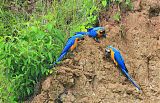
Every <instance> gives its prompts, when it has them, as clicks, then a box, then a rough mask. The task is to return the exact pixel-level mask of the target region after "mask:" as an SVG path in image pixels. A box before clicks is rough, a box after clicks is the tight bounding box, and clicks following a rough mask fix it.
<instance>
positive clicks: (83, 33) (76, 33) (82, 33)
mask: <svg viewBox="0 0 160 103" xmlns="http://www.w3.org/2000/svg"><path fill="white" fill-rule="evenodd" d="M78 34H81V35H87V34H88V32H75V35H78Z"/></svg>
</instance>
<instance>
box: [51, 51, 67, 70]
mask: <svg viewBox="0 0 160 103" xmlns="http://www.w3.org/2000/svg"><path fill="white" fill-rule="evenodd" d="M66 54H67V52H64V53H61V55H60V56H59V58H58V59H57V60H56V61H55V62H54V63H53V64H52V65H51V66H50V67H49V69H52V68H53V67H55V66H56V64H57V63H58V62H59V61H61V60H62V59H63V57H64V56H65V55H66Z"/></svg>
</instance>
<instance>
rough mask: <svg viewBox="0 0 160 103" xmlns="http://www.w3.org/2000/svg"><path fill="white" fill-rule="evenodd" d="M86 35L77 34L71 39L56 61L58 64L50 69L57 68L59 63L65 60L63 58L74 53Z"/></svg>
mask: <svg viewBox="0 0 160 103" xmlns="http://www.w3.org/2000/svg"><path fill="white" fill-rule="evenodd" d="M83 37H84V35H82V34H77V35H74V36H72V37H70V38H69V39H68V41H67V43H66V45H65V47H64V48H63V50H62V52H61V54H60V56H59V58H58V59H57V60H56V62H54V63H53V65H52V66H51V67H50V69H51V68H52V67H53V66H55V65H56V64H57V62H59V61H61V60H62V59H63V57H64V56H65V55H66V54H67V53H68V51H73V50H74V49H75V48H76V47H77V44H78V41H79V40H81V39H83Z"/></svg>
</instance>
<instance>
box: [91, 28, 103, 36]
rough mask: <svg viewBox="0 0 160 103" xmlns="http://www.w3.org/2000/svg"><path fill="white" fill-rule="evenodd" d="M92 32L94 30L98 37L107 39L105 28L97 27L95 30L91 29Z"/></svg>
mask: <svg viewBox="0 0 160 103" xmlns="http://www.w3.org/2000/svg"><path fill="white" fill-rule="evenodd" d="M91 30H94V31H95V32H96V33H97V35H98V37H105V38H106V32H105V28H104V27H95V28H91Z"/></svg>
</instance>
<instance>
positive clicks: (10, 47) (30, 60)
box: [0, 0, 99, 103]
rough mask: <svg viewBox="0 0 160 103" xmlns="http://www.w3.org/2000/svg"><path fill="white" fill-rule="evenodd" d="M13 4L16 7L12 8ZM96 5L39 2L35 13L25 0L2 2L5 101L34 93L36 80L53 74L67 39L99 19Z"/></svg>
mask: <svg viewBox="0 0 160 103" xmlns="http://www.w3.org/2000/svg"><path fill="white" fill-rule="evenodd" d="M42 1H43V0H42ZM8 4H9V5H8ZM11 4H14V5H15V6H14V9H8V6H11ZM96 4H97V2H95V1H93V0H77V1H75V0H73V1H72V0H60V1H58V0H54V1H53V2H52V3H50V5H49V6H46V4H44V2H41V1H37V2H36V3H35V5H34V6H35V7H34V8H35V9H34V10H33V12H32V13H31V14H29V12H28V11H27V10H26V11H25V8H24V7H25V6H26V5H28V4H27V3H26V1H25V0H23V1H21V0H12V2H11V1H9V2H6V1H4V2H3V3H2V4H0V22H1V23H0V60H2V62H3V64H4V67H5V69H1V74H0V80H5V83H4V84H2V86H1V88H0V92H1V94H0V96H1V98H2V100H1V101H3V102H6V103H7V102H8V103H13V102H14V101H15V100H16V101H21V100H23V99H24V98H25V97H26V96H29V95H31V94H32V93H33V88H34V85H35V84H36V82H37V81H38V80H39V79H40V78H41V77H42V76H45V75H48V74H49V73H50V71H48V67H49V65H50V64H52V63H53V62H54V61H55V60H56V58H57V57H58V56H59V54H60V52H61V50H62V49H63V46H64V43H65V42H66V40H67V38H68V37H69V36H71V35H74V32H76V31H85V30H86V28H88V27H91V26H92V25H93V24H94V23H95V22H96V20H97V17H98V11H99V8H98V7H97V5H96ZM20 7H21V9H20ZM17 10H20V11H17ZM1 66H2V65H1V64H0V67H1ZM2 67H3V66H2ZM3 78H5V79H3ZM8 82H9V83H8ZM5 84H8V85H7V86H6V85H5ZM4 86H5V87H4ZM11 87H13V88H11ZM5 88H7V91H5V90H4V89H5ZM8 92H9V93H8ZM8 96H10V97H9V98H8ZM7 98H8V101H7ZM1 101H0V102H1Z"/></svg>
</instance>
